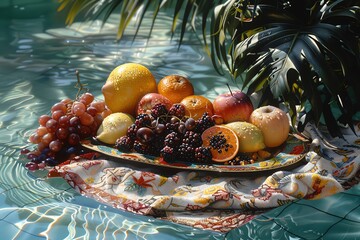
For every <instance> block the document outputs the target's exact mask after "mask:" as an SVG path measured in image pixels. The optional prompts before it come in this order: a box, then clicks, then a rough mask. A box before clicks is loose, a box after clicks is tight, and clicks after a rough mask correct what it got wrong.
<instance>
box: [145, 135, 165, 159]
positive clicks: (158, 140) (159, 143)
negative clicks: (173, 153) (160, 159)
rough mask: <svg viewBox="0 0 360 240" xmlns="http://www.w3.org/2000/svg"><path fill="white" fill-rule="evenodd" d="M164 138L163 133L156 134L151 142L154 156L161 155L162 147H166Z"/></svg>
mask: <svg viewBox="0 0 360 240" xmlns="http://www.w3.org/2000/svg"><path fill="white" fill-rule="evenodd" d="M164 139H165V137H164V136H162V135H156V136H155V137H154V139H153V140H152V141H151V142H150V143H149V144H151V145H152V149H153V150H152V152H153V155H154V156H159V155H160V151H161V149H163V148H164V146H165V144H164Z"/></svg>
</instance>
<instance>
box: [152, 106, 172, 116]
mask: <svg viewBox="0 0 360 240" xmlns="http://www.w3.org/2000/svg"><path fill="white" fill-rule="evenodd" d="M167 114H168V110H167V108H166V106H165V105H164V104H162V103H157V104H156V105H155V106H154V107H153V108H152V109H151V116H153V117H154V118H155V119H156V118H159V117H161V116H166V115H167Z"/></svg>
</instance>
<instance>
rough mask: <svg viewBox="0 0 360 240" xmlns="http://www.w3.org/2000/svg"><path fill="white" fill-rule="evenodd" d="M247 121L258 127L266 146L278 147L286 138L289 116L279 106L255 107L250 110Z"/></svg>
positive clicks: (288, 129) (288, 128)
mask: <svg viewBox="0 0 360 240" xmlns="http://www.w3.org/2000/svg"><path fill="white" fill-rule="evenodd" d="M249 122H250V123H252V124H254V125H255V126H257V127H258V128H260V130H261V132H262V133H263V136H264V143H265V145H266V146H267V147H278V146H280V145H281V144H283V143H284V142H285V141H286V139H287V138H288V135H289V131H290V122H289V117H288V116H287V115H286V113H285V112H284V111H283V110H281V109H280V108H277V107H274V106H263V107H260V108H257V109H255V110H254V111H253V112H252V114H251V116H250V118H249Z"/></svg>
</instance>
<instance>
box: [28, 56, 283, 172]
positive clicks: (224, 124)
mask: <svg viewBox="0 0 360 240" xmlns="http://www.w3.org/2000/svg"><path fill="white" fill-rule="evenodd" d="M102 93H103V97H104V100H101V101H95V100H94V96H93V95H92V94H91V93H89V92H87V93H84V94H83V95H81V96H79V97H77V98H76V99H75V100H71V99H64V100H62V101H61V102H59V103H56V104H54V106H53V107H52V108H51V113H50V114H49V115H43V116H41V117H40V118H39V124H40V126H39V127H38V129H37V130H36V131H35V132H34V134H32V135H31V136H30V139H29V140H30V142H31V143H34V144H37V147H36V150H34V151H29V150H23V153H26V154H27V156H28V158H29V159H30V162H29V163H27V165H26V167H27V168H29V169H30V170H36V169H41V168H44V167H46V166H54V165H57V164H59V163H60V162H61V161H63V159H66V158H68V157H69V156H70V155H72V154H79V151H80V149H81V147H80V141H81V140H82V139H86V138H90V137H93V138H96V139H97V140H98V141H100V142H101V143H103V144H107V145H110V146H112V147H114V148H117V149H119V150H120V151H121V152H138V153H141V154H147V155H153V156H160V157H162V158H163V160H164V161H167V162H174V161H185V162H193V163H200V164H211V163H217V164H219V163H220V164H229V165H239V164H241V165H244V164H248V163H253V162H254V161H256V160H259V159H260V160H261V159H266V158H268V157H270V155H271V153H270V150H271V149H272V148H276V147H279V146H281V145H282V144H283V143H284V142H285V141H286V139H287V137H288V134H289V130H290V125H289V118H288V116H287V115H286V113H285V112H284V111H282V110H281V109H279V108H277V107H273V106H265V107H260V108H256V109H254V107H253V104H252V102H251V100H250V98H249V97H248V96H247V95H246V94H245V93H243V92H241V91H231V90H230V88H229V92H227V93H224V94H220V95H219V96H218V97H216V98H215V100H214V101H210V100H209V99H208V98H206V97H205V96H201V95H196V94H195V93H194V87H193V85H192V83H191V82H190V81H189V79H187V78H186V77H184V76H179V75H169V76H165V77H164V78H162V79H161V80H160V81H159V82H158V83H157V82H156V80H155V78H154V76H153V75H152V73H151V72H150V71H149V70H148V69H147V68H146V67H144V66H143V65H140V64H135V63H126V64H123V65H120V66H118V67H116V68H115V69H114V70H113V71H112V72H111V73H110V75H109V77H108V79H107V81H106V83H105V84H104V85H103V87H102Z"/></svg>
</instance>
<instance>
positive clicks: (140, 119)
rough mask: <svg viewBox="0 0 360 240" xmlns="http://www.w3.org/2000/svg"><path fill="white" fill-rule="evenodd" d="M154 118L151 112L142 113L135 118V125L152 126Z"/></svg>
mask: <svg viewBox="0 0 360 240" xmlns="http://www.w3.org/2000/svg"><path fill="white" fill-rule="evenodd" d="M151 122H152V118H151V116H150V115H149V114H146V113H140V114H139V115H137V116H136V118H135V125H136V126H138V127H149V126H151Z"/></svg>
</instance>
